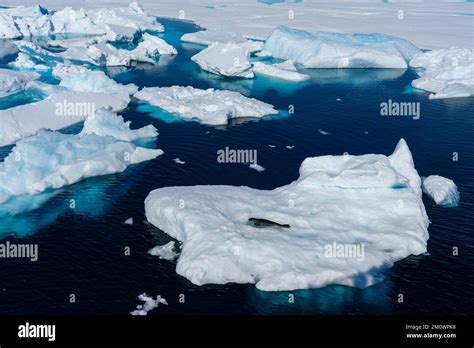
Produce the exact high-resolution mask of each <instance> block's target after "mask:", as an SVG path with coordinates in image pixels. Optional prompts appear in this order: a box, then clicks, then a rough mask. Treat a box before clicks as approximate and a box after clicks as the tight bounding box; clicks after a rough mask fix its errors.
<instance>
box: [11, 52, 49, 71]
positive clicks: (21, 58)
mask: <svg viewBox="0 0 474 348" xmlns="http://www.w3.org/2000/svg"><path fill="white" fill-rule="evenodd" d="M8 65H9V66H11V67H14V68H17V69H33V70H48V69H49V68H48V67H47V66H46V65H44V64H41V63H37V62H35V61H34V60H33V59H32V58H31V57H30V56H29V55H28V54H26V53H23V52H19V53H18V56H17V57H16V59H15V61H13V62H11V63H9V64H8Z"/></svg>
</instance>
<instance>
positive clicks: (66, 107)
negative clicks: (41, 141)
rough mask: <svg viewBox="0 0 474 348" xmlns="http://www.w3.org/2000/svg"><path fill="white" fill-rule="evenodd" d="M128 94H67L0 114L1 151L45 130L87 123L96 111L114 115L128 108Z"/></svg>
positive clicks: (70, 92) (120, 92)
mask: <svg viewBox="0 0 474 348" xmlns="http://www.w3.org/2000/svg"><path fill="white" fill-rule="evenodd" d="M129 102H130V96H129V95H128V93H127V92H125V91H118V92H107V93H91V92H73V91H67V90H64V89H63V91H62V92H59V93H56V94H52V95H50V96H48V97H47V98H46V99H44V100H41V101H39V102H35V103H31V104H25V105H20V106H15V107H13V108H10V109H5V110H0V119H1V120H2V122H1V123H0V147H1V146H5V145H10V144H13V143H15V142H16V141H18V140H20V139H22V138H25V137H29V136H32V135H35V134H37V133H38V132H39V131H40V130H42V129H49V130H59V129H62V128H65V127H68V126H71V125H73V124H76V123H79V122H82V121H84V120H85V119H86V118H87V117H88V116H90V115H92V114H94V113H95V111H96V110H98V109H100V108H103V107H106V106H110V107H112V109H113V110H114V111H120V110H123V109H125V108H126V107H127V105H128V103H129Z"/></svg>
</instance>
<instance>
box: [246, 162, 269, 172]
mask: <svg viewBox="0 0 474 348" xmlns="http://www.w3.org/2000/svg"><path fill="white" fill-rule="evenodd" d="M249 167H250V168H252V169H254V170H256V171H257V172H263V171H264V170H265V168H264V167H262V166H261V165H260V164H257V163H252V164H250V165H249Z"/></svg>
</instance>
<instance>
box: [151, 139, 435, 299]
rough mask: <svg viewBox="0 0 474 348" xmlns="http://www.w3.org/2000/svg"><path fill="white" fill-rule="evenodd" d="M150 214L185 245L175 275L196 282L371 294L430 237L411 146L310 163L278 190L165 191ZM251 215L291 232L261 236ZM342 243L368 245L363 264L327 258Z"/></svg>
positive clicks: (153, 200)
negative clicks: (388, 272)
mask: <svg viewBox="0 0 474 348" xmlns="http://www.w3.org/2000/svg"><path fill="white" fill-rule="evenodd" d="M180 200H184V202H186V209H180V208H179V204H178V202H179V201H180ZM401 203H402V204H401ZM145 211H146V216H147V219H148V221H149V222H150V223H152V224H153V225H155V226H156V227H158V228H159V229H161V230H162V231H164V232H165V233H167V234H169V235H170V236H171V237H173V238H176V239H177V240H179V241H181V242H183V248H182V250H181V255H180V257H179V259H178V263H177V267H176V272H177V273H178V274H180V275H182V276H184V277H186V278H187V279H189V280H190V281H191V282H193V283H194V284H197V285H203V284H208V283H215V284H225V283H229V282H234V283H255V284H256V286H257V288H259V289H261V290H267V291H278V290H293V289H306V288H319V287H324V286H326V285H329V284H342V285H347V286H355V287H361V288H364V287H367V286H370V285H372V284H374V283H376V282H378V281H381V280H382V279H383V275H382V274H383V272H384V271H385V270H386V269H387V268H389V267H391V266H392V265H393V263H394V262H396V261H398V260H401V259H403V258H405V257H407V256H409V255H419V254H422V253H424V252H426V245H427V240H428V230H427V227H428V217H427V215H426V212H425V208H424V205H423V202H422V199H421V180H420V177H419V176H418V173H417V171H416V169H415V167H414V164H413V159H412V156H411V153H410V150H409V148H408V146H407V144H406V142H405V141H404V140H403V139H402V140H400V142H399V143H398V145H397V147H396V149H395V151H394V153H393V154H392V155H390V156H385V155H375V154H368V155H362V156H352V155H349V156H320V157H314V158H307V159H306V160H305V161H304V162H303V163H302V165H301V167H300V177H299V179H298V180H296V181H294V182H293V183H291V184H289V185H286V186H283V187H279V188H276V189H274V190H272V191H265V190H256V189H252V188H248V187H236V186H192V187H189V186H188V187H165V188H160V189H157V190H155V191H152V192H151V193H150V195H149V196H148V197H147V199H146V201H145ZM216 212H218V213H216ZM250 217H254V218H255V217H258V218H264V219H268V220H271V221H278V222H281V223H287V224H290V225H291V228H290V229H288V230H284V231H281V230H275V229H257V228H255V227H253V226H249V225H248V224H247V220H248V219H249V218H250ZM334 243H337V244H343V245H352V246H354V247H356V246H357V245H363V246H364V249H365V253H364V255H363V260H360V259H359V260H358V259H356V258H354V257H350V256H347V257H342V258H341V257H329V256H328V255H327V249H328V247H331V246H332V245H333V244H334Z"/></svg>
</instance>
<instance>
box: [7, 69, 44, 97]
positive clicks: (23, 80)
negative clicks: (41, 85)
mask: <svg viewBox="0 0 474 348" xmlns="http://www.w3.org/2000/svg"><path fill="white" fill-rule="evenodd" d="M39 77H40V75H39V74H36V73H30V72H20V71H14V70H8V69H0V98H2V97H6V96H8V95H11V94H15V93H18V92H20V91H22V90H24V89H26V86H27V85H28V84H29V83H30V82H31V81H34V80H36V79H38V78H39Z"/></svg>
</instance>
